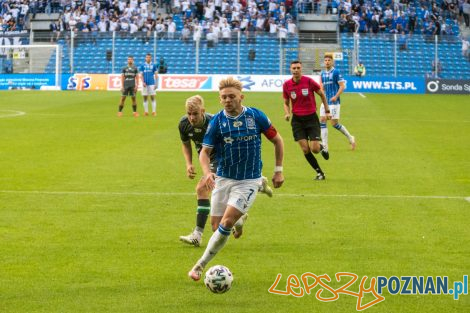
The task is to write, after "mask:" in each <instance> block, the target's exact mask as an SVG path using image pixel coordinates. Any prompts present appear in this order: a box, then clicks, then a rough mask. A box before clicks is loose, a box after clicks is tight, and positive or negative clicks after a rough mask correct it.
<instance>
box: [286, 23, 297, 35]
mask: <svg viewBox="0 0 470 313" xmlns="http://www.w3.org/2000/svg"><path fill="white" fill-rule="evenodd" d="M287 33H288V34H289V36H295V35H296V34H297V26H296V25H295V24H294V22H293V21H292V20H291V19H288V20H287Z"/></svg>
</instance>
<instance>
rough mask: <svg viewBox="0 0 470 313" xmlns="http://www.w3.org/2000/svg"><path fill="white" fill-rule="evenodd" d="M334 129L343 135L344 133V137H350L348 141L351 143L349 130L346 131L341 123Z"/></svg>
mask: <svg viewBox="0 0 470 313" xmlns="http://www.w3.org/2000/svg"><path fill="white" fill-rule="evenodd" d="M333 127H334V128H336V129H337V130H339V131H340V132H341V133H343V135H345V136H346V137H348V140H349V141H351V137H352V136H351V134H350V133H349V132H348V130H347V129H346V127H345V126H344V125H341V124H340V123H338V124H336V125H335V126H333Z"/></svg>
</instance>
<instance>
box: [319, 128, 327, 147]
mask: <svg viewBox="0 0 470 313" xmlns="http://www.w3.org/2000/svg"><path fill="white" fill-rule="evenodd" d="M320 129H321V142H322V145H323V149H324V150H326V151H328V127H327V125H326V123H320Z"/></svg>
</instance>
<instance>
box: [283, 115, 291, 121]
mask: <svg viewBox="0 0 470 313" xmlns="http://www.w3.org/2000/svg"><path fill="white" fill-rule="evenodd" d="M284 119H285V120H286V121H287V122H289V120H290V114H286V115H284Z"/></svg>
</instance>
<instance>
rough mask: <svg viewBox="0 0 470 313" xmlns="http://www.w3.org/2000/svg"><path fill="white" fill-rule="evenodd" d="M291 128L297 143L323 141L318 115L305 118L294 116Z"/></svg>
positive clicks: (305, 116) (314, 114) (304, 116)
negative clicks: (300, 141) (302, 140)
mask: <svg viewBox="0 0 470 313" xmlns="http://www.w3.org/2000/svg"><path fill="white" fill-rule="evenodd" d="M291 126H292V134H293V135H294V140H295V141H299V140H301V139H306V140H310V141H321V131H320V120H319V119H318V115H317V114H316V113H313V114H310V115H303V116H298V115H295V114H293V115H292V121H291Z"/></svg>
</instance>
